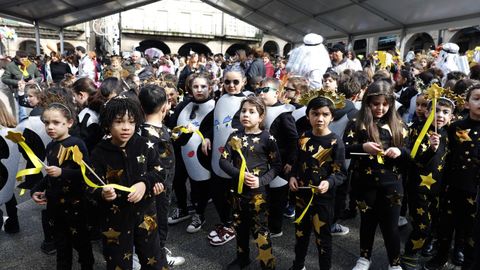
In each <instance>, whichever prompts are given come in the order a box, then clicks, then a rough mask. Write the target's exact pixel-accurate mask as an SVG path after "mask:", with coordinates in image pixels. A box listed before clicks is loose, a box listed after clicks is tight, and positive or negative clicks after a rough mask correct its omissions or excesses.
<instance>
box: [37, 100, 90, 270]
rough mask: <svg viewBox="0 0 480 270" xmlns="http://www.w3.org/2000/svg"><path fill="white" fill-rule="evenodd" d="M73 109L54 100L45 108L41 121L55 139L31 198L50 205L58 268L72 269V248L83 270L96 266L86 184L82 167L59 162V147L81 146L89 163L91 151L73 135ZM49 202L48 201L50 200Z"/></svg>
mask: <svg viewBox="0 0 480 270" xmlns="http://www.w3.org/2000/svg"><path fill="white" fill-rule="evenodd" d="M72 111H73V110H72V109H71V108H68V107H67V105H64V104H61V103H51V104H49V105H48V107H47V108H46V109H45V110H44V111H43V114H42V121H43V122H44V123H45V129H46V131H47V134H48V135H49V136H50V137H51V138H52V140H53V141H52V142H51V143H49V144H48V145H47V148H46V153H47V164H48V166H47V167H45V171H46V173H47V176H46V177H44V178H43V179H42V181H40V182H39V183H37V185H35V187H34V188H33V189H32V190H31V195H32V199H33V200H34V201H35V202H36V203H37V204H40V205H43V204H47V213H48V217H49V218H50V219H51V220H52V221H53V238H54V241H55V247H56V249H57V269H62V270H63V269H71V268H72V247H73V248H75V249H76V250H77V252H78V257H79V259H78V261H79V262H80V265H81V269H82V270H87V269H93V263H94V258H93V253H92V246H91V244H90V239H89V237H88V231H87V224H86V221H85V220H86V214H87V208H86V200H85V190H86V185H85V184H84V181H83V179H82V174H81V171H80V168H79V166H78V165H77V164H76V163H75V162H73V161H72V160H65V161H63V162H62V163H61V164H60V161H59V159H58V156H57V155H58V154H59V151H60V148H61V147H62V146H63V147H71V146H78V147H79V148H80V151H81V152H82V154H83V157H84V160H85V161H86V162H88V151H87V147H86V146H85V143H83V141H82V140H80V139H78V138H76V137H73V136H70V135H69V133H68V132H69V131H68V130H69V128H71V127H72V125H73V123H74V119H75V118H74V115H73V113H72ZM47 201H48V203H47Z"/></svg>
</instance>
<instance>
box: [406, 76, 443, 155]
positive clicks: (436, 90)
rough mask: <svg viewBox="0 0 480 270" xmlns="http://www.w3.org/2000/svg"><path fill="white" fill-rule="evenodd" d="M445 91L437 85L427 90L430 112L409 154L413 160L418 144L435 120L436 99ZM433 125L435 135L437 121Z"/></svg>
mask: <svg viewBox="0 0 480 270" xmlns="http://www.w3.org/2000/svg"><path fill="white" fill-rule="evenodd" d="M444 91H445V89H443V88H442V87H440V86H438V84H436V83H435V84H433V85H432V86H430V87H429V88H428V89H427V92H426V95H427V97H428V99H431V100H432V109H433V110H432V111H431V112H430V115H429V116H428V118H427V121H425V124H424V125H423V127H422V130H421V131H420V134H419V135H418V137H417V139H416V140H415V144H414V145H413V148H412V152H410V156H411V157H412V158H415V156H416V155H417V151H418V147H420V144H421V143H422V140H423V138H424V137H425V135H426V134H427V131H428V128H429V127H430V125H431V124H432V122H433V121H434V120H436V118H437V116H436V114H437V113H436V112H437V98H439V97H440V96H441V95H442V93H443V92H444ZM434 125H435V133H437V121H435V123H434Z"/></svg>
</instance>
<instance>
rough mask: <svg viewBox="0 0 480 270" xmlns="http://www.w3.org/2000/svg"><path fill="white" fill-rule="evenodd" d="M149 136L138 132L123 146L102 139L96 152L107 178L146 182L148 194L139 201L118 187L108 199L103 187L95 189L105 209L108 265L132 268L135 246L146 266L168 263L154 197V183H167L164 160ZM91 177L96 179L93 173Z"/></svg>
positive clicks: (94, 162)
mask: <svg viewBox="0 0 480 270" xmlns="http://www.w3.org/2000/svg"><path fill="white" fill-rule="evenodd" d="M149 142H150V141H149V140H148V139H146V138H144V137H141V136H139V135H138V134H136V133H135V134H134V135H133V136H132V137H131V138H130V140H129V141H128V142H127V144H126V145H125V147H123V148H120V147H119V146H117V145H114V144H112V143H111V140H110V139H106V140H103V141H101V142H100V143H99V144H97V146H96V147H95V149H94V150H93V152H92V167H93V168H94V170H95V172H96V174H97V175H99V176H100V177H101V178H103V179H104V182H105V183H107V184H109V183H115V184H120V185H122V186H126V187H131V186H132V185H134V184H136V183H139V182H143V183H144V184H145V186H146V189H145V195H144V196H143V198H142V199H141V200H140V201H139V202H138V203H132V202H129V201H128V200H127V196H128V193H127V192H124V191H119V190H115V193H116V194H117V198H115V200H113V201H105V200H104V199H103V198H102V190H101V189H96V190H94V191H93V196H94V198H95V199H96V201H97V202H98V205H99V208H100V209H99V211H101V216H102V217H103V220H102V223H103V224H102V235H103V254H104V257H105V260H106V262H107V269H109V270H110V269H112V270H113V269H118V268H120V269H132V265H133V262H132V260H131V259H132V257H131V256H129V254H131V253H132V252H133V246H135V250H136V253H137V254H138V257H139V260H140V264H141V266H142V269H150V270H153V269H155V270H157V269H162V267H164V266H167V267H168V264H167V261H166V259H165V254H164V253H163V252H162V250H161V248H160V240H159V234H158V225H157V211H156V209H155V201H154V198H153V186H154V184H155V183H156V182H160V183H163V182H164V177H165V176H164V175H162V173H161V172H162V170H161V169H162V168H161V166H162V164H161V162H160V158H159V154H158V152H157V150H156V149H154V148H152V147H150V146H149ZM90 179H92V181H94V180H93V179H95V178H94V177H93V176H90Z"/></svg>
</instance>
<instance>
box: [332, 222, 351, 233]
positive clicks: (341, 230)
mask: <svg viewBox="0 0 480 270" xmlns="http://www.w3.org/2000/svg"><path fill="white" fill-rule="evenodd" d="M349 232H350V229H349V228H348V227H346V226H343V225H341V224H338V223H335V224H333V225H332V227H331V228H330V233H331V234H332V235H346V234H348V233H349Z"/></svg>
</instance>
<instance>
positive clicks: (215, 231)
mask: <svg viewBox="0 0 480 270" xmlns="http://www.w3.org/2000/svg"><path fill="white" fill-rule="evenodd" d="M222 228H223V224H216V225H215V229H214V230H213V231H211V232H210V233H209V234H208V236H207V237H208V239H209V240H212V239H213V238H215V237H216V236H217V235H218V232H219V231H221V230H222Z"/></svg>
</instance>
